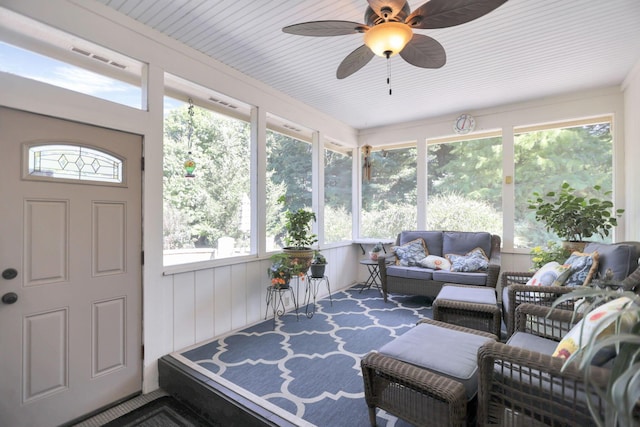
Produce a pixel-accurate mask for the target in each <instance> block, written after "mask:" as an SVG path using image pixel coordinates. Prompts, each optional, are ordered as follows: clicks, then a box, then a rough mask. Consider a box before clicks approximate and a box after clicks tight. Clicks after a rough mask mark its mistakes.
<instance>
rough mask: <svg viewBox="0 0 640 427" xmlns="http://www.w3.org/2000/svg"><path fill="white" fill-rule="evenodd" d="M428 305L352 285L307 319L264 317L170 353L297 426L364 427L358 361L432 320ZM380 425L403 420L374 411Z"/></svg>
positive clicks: (422, 300)
mask: <svg viewBox="0 0 640 427" xmlns="http://www.w3.org/2000/svg"><path fill="white" fill-rule="evenodd" d="M430 305H431V304H430V300H429V299H427V298H425V297H420V296H410V295H390V296H389V301H388V302H384V300H383V298H382V295H381V294H380V292H379V291H378V290H377V289H375V288H373V289H364V290H363V291H362V292H360V288H358V287H352V288H350V289H347V290H344V291H342V292H338V293H335V294H333V298H332V299H331V300H329V299H322V300H320V301H318V304H317V307H316V312H315V314H314V315H313V317H312V318H307V317H306V316H304V314H302V315H300V316H299V318H298V316H297V315H296V314H295V312H291V311H290V312H287V313H286V314H285V315H283V316H282V317H279V318H277V319H276V322H275V326H274V321H273V319H268V320H266V321H264V322H261V323H259V324H257V325H253V326H250V327H248V328H246V329H244V330H242V331H237V332H233V333H230V334H229V335H227V336H224V337H221V338H217V339H214V340H212V341H209V342H206V343H199V344H197V345H195V346H192V347H190V348H188V349H184V350H182V351H180V352H176V353H173V354H172V356H173V357H174V358H175V359H177V360H179V361H180V362H181V363H184V364H185V365H187V366H189V367H190V368H192V369H195V370H197V371H198V372H199V373H201V374H203V375H206V376H207V377H209V378H211V379H213V380H214V381H216V382H218V383H220V384H223V385H224V386H225V387H228V388H231V389H232V390H233V391H234V392H236V393H239V394H241V395H243V396H244V397H246V398H248V399H250V400H251V401H252V402H254V403H256V404H258V405H260V406H261V407H263V408H265V409H268V410H270V411H272V412H274V413H276V414H277V415H279V416H282V417H284V418H286V417H287V416H288V418H286V419H291V417H292V416H293V417H296V418H297V419H298V420H299V421H295V422H294V423H296V424H298V425H305V426H309V425H316V426H321V427H327V426H331V427H353V426H367V425H369V415H368V409H367V405H366V403H365V400H364V383H363V380H362V373H361V369H360V359H361V358H362V357H363V356H364V355H366V354H367V353H368V352H370V351H371V350H374V349H377V348H379V347H381V346H382V345H384V344H386V343H387V342H389V341H391V340H392V339H394V338H396V337H398V336H400V335H402V334H403V333H404V332H406V331H407V330H409V329H410V328H412V327H413V326H414V325H415V324H416V322H417V321H419V320H420V319H421V318H424V317H432V312H431V307H430ZM302 312H303V313H304V312H305V311H304V308H303V310H302ZM287 413H288V414H287ZM377 425H378V426H385V427H392V426H394V427H400V426H403V427H404V426H406V425H407V423H405V422H403V421H401V420H398V419H397V418H396V417H394V416H392V415H390V414H387V413H385V412H384V411H382V410H378V413H377Z"/></svg>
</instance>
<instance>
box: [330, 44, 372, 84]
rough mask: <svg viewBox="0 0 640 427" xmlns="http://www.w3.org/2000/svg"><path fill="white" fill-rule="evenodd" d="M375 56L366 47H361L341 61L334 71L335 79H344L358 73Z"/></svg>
mask: <svg viewBox="0 0 640 427" xmlns="http://www.w3.org/2000/svg"><path fill="white" fill-rule="evenodd" d="M374 56H375V54H374V53H373V52H372V51H371V49H369V48H368V47H367V46H366V45H364V44H363V45H362V46H360V47H359V48H357V49H356V50H354V51H353V52H351V53H350V54H349V55H347V57H346V58H344V59H343V60H342V62H341V63H340V65H339V66H338V71H336V77H337V78H339V79H344V78H346V77H349V76H350V75H351V74H353V73H355V72H356V71H358V70H359V69H360V68H362V67H364V66H365V65H367V64H368V63H369V61H371V58H373V57H374Z"/></svg>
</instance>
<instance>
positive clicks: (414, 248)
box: [393, 239, 429, 267]
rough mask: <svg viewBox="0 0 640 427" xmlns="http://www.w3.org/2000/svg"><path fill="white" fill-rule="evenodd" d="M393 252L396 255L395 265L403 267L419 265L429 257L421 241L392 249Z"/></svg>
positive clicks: (414, 241)
mask: <svg viewBox="0 0 640 427" xmlns="http://www.w3.org/2000/svg"><path fill="white" fill-rule="evenodd" d="M393 250H394V251H395V254H396V265H402V266H405V267H407V266H415V265H420V261H422V260H423V259H424V258H425V257H426V256H427V255H429V252H428V251H427V246H426V245H425V244H424V240H423V239H416V240H412V241H410V242H408V243H405V244H404V245H401V246H396V247H394V248H393Z"/></svg>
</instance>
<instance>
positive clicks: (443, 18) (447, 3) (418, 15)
mask: <svg viewBox="0 0 640 427" xmlns="http://www.w3.org/2000/svg"><path fill="white" fill-rule="evenodd" d="M506 1H507V0H430V1H428V2H426V3H425V4H423V5H422V6H420V7H419V8H417V9H416V10H414V11H413V13H412V14H411V15H409V17H408V18H407V19H406V20H405V23H406V24H407V25H409V26H410V27H412V28H446V27H453V26H455V25H460V24H464V23H465V22H470V21H473V20H474V19H477V18H480V17H481V16H483V15H486V14H487V13H489V12H491V11H492V10H494V9H496V8H497V7H498V6H501V5H502V4H503V3H506Z"/></svg>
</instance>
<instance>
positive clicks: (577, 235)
mask: <svg viewBox="0 0 640 427" xmlns="http://www.w3.org/2000/svg"><path fill="white" fill-rule="evenodd" d="M593 189H594V191H595V193H597V194H600V193H602V196H607V195H609V194H611V192H610V191H606V192H603V191H602V187H601V186H599V185H596V186H594V187H593ZM528 203H529V209H533V210H535V215H536V220H538V221H542V222H544V223H545V227H546V229H547V231H553V232H554V233H555V234H557V235H558V237H560V238H561V239H562V240H565V241H567V242H583V241H584V239H587V238H589V237H591V236H594V235H596V234H597V235H600V236H601V237H603V238H604V237H606V236H608V235H609V232H610V231H611V229H612V228H613V227H615V226H616V225H618V220H617V217H620V215H622V213H623V212H624V209H617V210H616V211H615V212H613V203H612V202H611V201H609V200H603V199H601V198H597V197H590V198H588V197H585V196H582V195H580V194H579V193H578V192H577V191H576V189H575V188H573V187H571V185H569V184H568V183H567V182H564V183H563V184H562V187H561V188H560V191H559V192H555V191H550V192H548V193H547V194H545V195H542V194H540V193H537V192H534V193H533V198H532V199H530V200H528Z"/></svg>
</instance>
